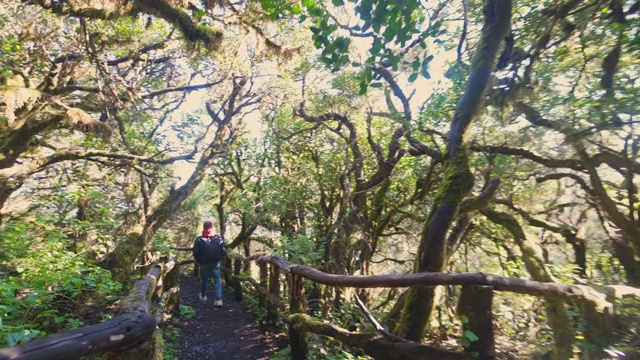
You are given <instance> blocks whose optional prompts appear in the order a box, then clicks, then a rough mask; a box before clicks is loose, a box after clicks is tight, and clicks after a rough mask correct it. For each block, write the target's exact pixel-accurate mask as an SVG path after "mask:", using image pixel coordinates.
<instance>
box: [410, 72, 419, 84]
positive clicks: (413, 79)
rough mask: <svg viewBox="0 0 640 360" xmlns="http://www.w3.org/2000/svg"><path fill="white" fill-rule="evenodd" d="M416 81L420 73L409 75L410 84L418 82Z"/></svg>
mask: <svg viewBox="0 0 640 360" xmlns="http://www.w3.org/2000/svg"><path fill="white" fill-rule="evenodd" d="M416 79H418V73H413V74H411V75H409V82H410V83H412V82H414V81H416Z"/></svg>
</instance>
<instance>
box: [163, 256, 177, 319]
mask: <svg viewBox="0 0 640 360" xmlns="http://www.w3.org/2000/svg"><path fill="white" fill-rule="evenodd" d="M164 283H165V287H166V289H167V290H168V289H172V288H174V287H177V288H178V291H176V292H175V293H173V294H171V295H170V297H169V300H168V301H167V309H171V310H172V311H175V310H177V309H178V308H179V306H180V291H179V289H180V264H179V263H178V262H177V261H176V264H175V265H174V266H173V268H172V269H171V270H169V271H168V272H167V274H166V275H165V280H164Z"/></svg>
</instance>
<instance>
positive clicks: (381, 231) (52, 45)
mask: <svg viewBox="0 0 640 360" xmlns="http://www.w3.org/2000/svg"><path fill="white" fill-rule="evenodd" d="M638 74H640V2H638V1H637V0H636V1H633V0H627V1H624V0H593V1H580V0H567V1H554V2H552V1H544V0H527V1H523V2H513V1H510V0H487V1H471V0H460V1H435V2H428V3H425V2H421V1H417V0H349V1H346V2H345V1H342V0H332V1H320V0H315V1H314V0H302V1H300V2H298V1H275V0H261V1H239V2H225V1H209V0H203V1H178V0H176V1H173V0H162V1H147V0H129V1H120V0H118V1H115V0H113V1H112V0H105V1H79V0H74V1H71V0H69V1H52V0H35V1H31V0H29V1H27V0H21V1H7V2H4V3H2V4H1V5H0V247H1V248H2V249H3V251H2V253H1V254H0V289H2V291H0V299H1V300H2V301H0V320H2V321H0V340H2V341H3V343H2V344H3V346H9V345H13V344H15V343H18V342H23V341H26V340H28V339H30V338H32V337H34V336H39V335H43V334H46V333H55V332H58V331H61V330H62V329H64V328H72V327H77V326H78V325H79V321H80V320H78V319H79V318H81V317H82V311H83V309H85V306H88V305H87V304H89V303H91V299H98V298H99V299H100V301H102V302H103V304H106V303H108V302H109V301H112V300H113V299H111V298H110V297H109V296H107V295H108V294H109V293H110V292H114V291H117V289H120V288H122V286H123V284H124V285H126V284H128V282H129V281H130V280H131V279H132V278H133V277H135V276H136V275H137V274H138V272H139V270H140V269H141V268H143V267H144V266H145V265H147V264H149V263H152V262H154V261H156V260H158V259H159V258H162V257H163V256H166V255H168V254H172V253H173V250H172V249H171V248H172V247H174V248H175V247H185V246H190V245H191V242H192V241H193V238H194V236H195V235H196V232H197V231H198V228H199V226H200V224H201V222H202V221H204V220H206V219H213V220H214V222H215V224H216V227H217V230H218V231H220V232H221V233H222V234H224V235H225V236H227V238H228V239H229V247H230V249H232V250H233V251H238V252H242V253H243V254H244V255H247V256H248V255H250V254H252V253H255V252H256V251H265V252H267V253H271V254H278V255H281V256H284V257H285V258H286V259H288V260H289V261H291V262H297V263H302V264H305V265H309V266H313V267H315V268H317V269H321V270H323V271H325V272H328V273H333V274H341V275H344V274H361V275H371V274H405V273H418V272H452V273H457V272H471V271H477V272H483V273H494V274H497V275H501V276H509V277H517V278H525V279H532V280H536V281H541V282H551V283H563V284H573V283H577V284H583V285H588V286H592V287H594V288H598V287H602V286H608V285H622V284H624V285H628V286H631V287H638V286H640V205H639V204H640V199H639V198H638V190H637V189H638V185H640V182H639V179H638V178H636V176H638V175H640V163H639V162H638V153H639V149H640V130H638V117H639V116H640V113H639V111H638V109H639V106H638V100H637V99H638V96H640V86H639V85H640V84H639V80H638ZM246 270H247V271H249V272H250V271H251V269H246ZM51 289H55V290H51ZM440 290H443V291H440ZM306 291H307V292H308V293H310V294H312V296H314V297H315V299H317V300H318V301H317V304H316V305H314V306H312V307H311V310H310V311H315V312H317V313H320V314H324V315H328V314H331V319H332V320H335V321H336V322H338V323H339V324H343V325H346V326H345V327H347V328H348V327H350V326H351V327H361V326H362V324H360V323H359V322H358V321H357V320H354V318H353V316H352V315H353V313H354V311H355V310H354V309H356V306H355V305H354V303H353V301H352V299H351V298H350V296H349V292H348V291H345V290H344V289H340V288H330V287H319V286H314V287H311V286H310V285H309V288H308V289H306ZM359 296H360V298H361V299H363V301H364V302H365V303H367V304H368V305H369V306H370V307H371V308H374V309H376V310H375V311H376V314H377V316H379V317H380V318H381V319H384V323H385V325H386V327H387V328H388V330H389V331H391V332H393V333H394V334H395V335H398V336H401V337H403V338H406V339H409V340H414V341H423V342H435V343H440V344H442V343H446V341H445V339H446V338H447V334H452V333H455V332H456V331H459V325H460V324H459V323H458V321H457V320H454V319H452V317H451V316H450V315H449V314H450V313H451V311H452V310H451V309H452V306H453V307H455V305H452V304H455V301H454V299H458V298H459V297H460V291H459V289H456V288H451V287H447V288H445V289H437V288H434V287H431V286H414V287H411V288H409V289H406V291H404V290H403V291H400V292H398V291H396V290H384V291H378V290H375V291H374V290H368V291H361V292H359ZM25 300H26V301H25ZM498 303H499V304H500V305H499V307H500V310H499V313H500V314H501V315H502V319H501V320H500V321H499V329H496V331H497V333H498V335H499V336H500V337H501V338H502V339H504V342H503V343H506V344H512V345H513V344H520V345H514V346H513V348H516V349H517V350H514V351H515V353H514V354H515V355H514V356H516V358H535V357H536V356H542V355H543V354H542V353H543V352H548V353H550V354H551V357H552V358H554V359H571V358H575V356H576V354H578V353H580V354H582V355H581V356H600V355H601V354H603V352H602V351H604V350H603V349H607V348H613V347H619V348H623V347H633V346H634V345H635V346H638V344H639V343H638V341H637V338H635V340H634V338H633V336H636V335H637V334H635V335H634V333H633V330H632V329H633V326H630V325H629V324H634V323H635V324H637V322H638V321H640V314H638V312H637V309H636V310H635V311H627V310H626V309H625V308H624V305H623V306H622V308H623V309H625V310H623V311H622V312H621V313H620V315H619V316H618V317H616V320H615V321H616V322H615V326H616V328H615V331H618V333H619V334H620V339H621V340H620V342H618V343H615V344H614V343H613V342H606V341H604V340H603V339H594V338H592V337H590V335H589V331H588V327H589V325H588V324H586V323H587V321H586V320H585V318H584V317H583V316H582V312H581V309H578V306H577V305H576V304H572V303H569V302H565V301H563V300H559V299H552V298H549V299H545V300H544V301H542V302H535V301H533V300H532V299H529V298H526V297H522V296H517V295H501V298H500V299H499V301H498ZM494 307H495V306H494ZM34 308H37V310H33V311H32V310H30V309H34ZM523 308H530V309H531V312H527V313H523V312H522V310H521V309H523ZM65 310H71V313H72V314H75V315H63V314H65V313H66V312H65ZM617 315H618V314H617ZM593 326H594V327H595V326H596V325H593ZM449 345H450V344H449ZM326 346H327V347H329V348H330V347H331V345H330V344H327V345H326ZM454 346H462V347H465V346H466V345H465V344H458V345H454ZM532 349H538V350H539V349H545V350H544V351H538V353H536V351H533V350H532ZM594 349H596V350H594ZM333 350H335V349H333ZM333 350H331V351H333ZM502 351H503V352H505V354H506V352H507V349H506V348H505V349H502ZM593 354H600V355H593ZM318 356H319V355H318Z"/></svg>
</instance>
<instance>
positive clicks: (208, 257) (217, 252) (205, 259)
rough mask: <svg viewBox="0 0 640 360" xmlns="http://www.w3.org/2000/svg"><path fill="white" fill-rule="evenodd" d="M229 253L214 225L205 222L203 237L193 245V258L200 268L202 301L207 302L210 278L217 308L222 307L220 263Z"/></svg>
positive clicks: (197, 239)
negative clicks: (214, 229)
mask: <svg viewBox="0 0 640 360" xmlns="http://www.w3.org/2000/svg"><path fill="white" fill-rule="evenodd" d="M226 252H227V246H226V245H225V243H224V237H223V236H222V235H219V234H215V233H214V232H213V223H212V222H211V221H205V222H204V224H203V226H202V236H198V237H197V238H196V241H195V243H194V244H193V258H194V259H195V260H196V263H198V265H199V266H200V278H201V279H202V288H201V290H200V300H202V301H207V287H208V285H209V277H212V278H213V286H214V290H215V296H216V300H215V301H214V303H213V306H215V307H221V306H222V279H221V277H220V263H221V262H222V258H223V257H224V255H225V254H226Z"/></svg>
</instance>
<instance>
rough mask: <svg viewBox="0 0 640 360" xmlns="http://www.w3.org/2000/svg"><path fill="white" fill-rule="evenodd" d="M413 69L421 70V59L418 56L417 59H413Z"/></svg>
mask: <svg viewBox="0 0 640 360" xmlns="http://www.w3.org/2000/svg"><path fill="white" fill-rule="evenodd" d="M411 68H412V69H413V71H418V69H419V68H420V59H419V58H418V57H417V56H416V58H415V59H413V62H412V63H411Z"/></svg>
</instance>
